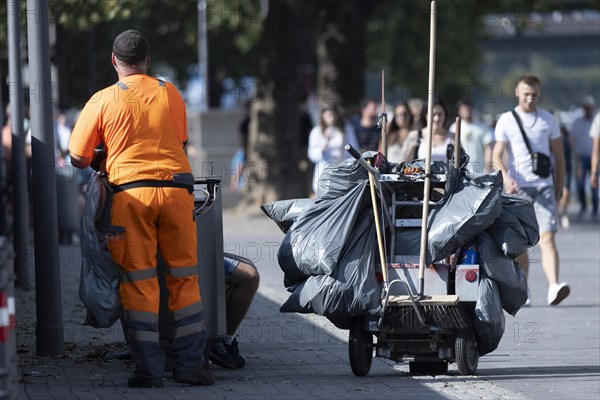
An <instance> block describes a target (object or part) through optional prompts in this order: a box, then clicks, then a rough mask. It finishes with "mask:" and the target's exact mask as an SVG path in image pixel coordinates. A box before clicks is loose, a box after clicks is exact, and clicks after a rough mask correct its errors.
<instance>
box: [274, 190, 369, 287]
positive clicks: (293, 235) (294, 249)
mask: <svg viewBox="0 0 600 400" xmlns="http://www.w3.org/2000/svg"><path fill="white" fill-rule="evenodd" d="M366 186H367V182H366V181H363V182H361V183H359V184H356V185H355V186H354V187H352V188H351V189H350V191H348V192H347V193H346V194H344V195H343V196H342V197H339V198H335V199H328V200H324V199H320V200H319V201H317V202H316V203H315V205H314V206H313V207H311V208H309V209H307V210H305V211H304V212H303V213H301V214H300V215H299V216H298V218H297V219H296V222H295V223H294V225H293V226H292V228H291V229H290V230H289V231H288V232H287V233H286V235H285V237H284V238H283V241H282V242H281V247H280V248H279V251H278V253H277V258H278V261H279V266H280V267H281V269H282V270H283V272H284V274H285V277H284V284H285V286H286V287H289V286H291V285H293V284H296V283H300V282H302V281H304V280H305V279H306V278H307V277H309V276H311V275H331V273H332V272H333V270H334V268H335V266H336V265H337V264H338V262H339V261H340V258H341V254H342V250H343V248H344V245H345V244H346V243H347V242H348V239H349V237H350V236H351V235H352V234H353V232H352V230H353V227H354V224H355V220H356V216H357V215H358V212H359V210H360V208H361V204H362V200H363V197H364V193H365V188H366Z"/></svg>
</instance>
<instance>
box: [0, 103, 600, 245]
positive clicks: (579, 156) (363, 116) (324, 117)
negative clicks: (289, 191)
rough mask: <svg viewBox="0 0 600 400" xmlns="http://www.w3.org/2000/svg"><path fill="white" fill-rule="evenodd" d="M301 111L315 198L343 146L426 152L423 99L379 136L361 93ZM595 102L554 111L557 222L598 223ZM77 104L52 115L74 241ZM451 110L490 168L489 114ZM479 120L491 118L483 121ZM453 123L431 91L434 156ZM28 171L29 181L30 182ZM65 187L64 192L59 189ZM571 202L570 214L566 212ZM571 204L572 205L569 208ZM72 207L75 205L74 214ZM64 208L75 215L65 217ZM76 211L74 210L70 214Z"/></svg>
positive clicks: (66, 234)
mask: <svg viewBox="0 0 600 400" xmlns="http://www.w3.org/2000/svg"><path fill="white" fill-rule="evenodd" d="M303 100H304V101H303V102H302V104H301V107H302V108H301V110H300V111H301V112H300V122H299V124H300V137H299V142H300V143H299V144H300V149H301V154H302V157H301V160H300V162H299V166H298V168H299V170H300V172H301V175H302V176H305V177H306V179H305V182H304V184H305V185H306V190H307V192H308V193H312V195H313V196H314V195H315V194H316V191H317V183H318V179H319V176H320V174H321V172H322V171H323V169H324V168H325V166H326V165H327V164H328V163H336V162H339V161H341V160H343V159H345V158H347V157H348V154H347V153H346V151H345V150H344V146H345V145H346V144H351V145H352V146H354V147H355V148H357V149H358V150H359V151H360V152H365V151H369V150H371V151H380V152H382V153H384V154H385V155H386V157H387V159H388V160H390V161H393V162H396V163H400V162H403V161H410V160H413V159H417V158H424V157H425V148H424V144H425V140H424V138H425V137H426V135H427V134H428V131H429V130H428V121H427V104H426V102H425V101H424V100H423V99H419V98H411V99H409V100H408V101H401V102H398V103H396V104H393V105H391V106H387V107H386V109H385V110H384V111H385V119H386V121H387V124H386V128H385V132H386V136H385V142H384V141H382V129H381V126H380V125H381V117H382V114H381V111H382V110H381V109H380V108H381V105H380V104H379V103H378V102H377V101H375V100H374V99H371V98H365V99H364V100H363V101H362V102H361V104H360V106H359V107H358V109H357V110H356V111H355V112H350V113H346V114H342V112H341V111H340V110H339V109H338V107H337V106H336V105H335V104H326V105H324V106H323V107H321V108H320V109H319V110H318V112H317V118H318V121H314V122H313V119H314V118H313V116H312V113H311V110H310V109H309V107H308V105H309V101H308V99H307V98H304V99H303ZM250 106H251V103H250V102H248V103H247V104H246V105H245V107H246V116H245V118H244V119H243V121H242V123H241V125H240V127H239V138H240V141H239V146H238V149H237V150H236V152H235V154H234V156H233V158H232V160H231V165H232V168H233V170H235V171H236V172H235V174H236V176H235V177H234V178H233V179H231V181H230V185H229V186H230V187H229V189H230V191H241V190H242V189H243V187H244V185H245V184H246V182H245V179H244V177H243V170H244V165H245V160H246V154H247V148H248V137H249V125H250ZM5 111H6V112H5V120H4V123H3V127H2V160H3V165H4V166H5V168H3V169H2V176H1V177H0V181H1V188H2V189H1V191H0V195H1V196H2V203H3V204H5V207H4V208H5V210H4V213H5V214H6V215H5V217H4V220H5V221H6V222H5V223H2V224H1V225H2V226H1V227H0V229H1V230H2V232H0V234H2V235H7V234H8V231H9V230H10V225H11V223H10V221H11V210H12V208H11V202H10V198H11V191H12V175H11V157H12V155H11V147H12V146H11V143H12V134H11V126H10V105H7V107H6V110H5ZM24 112H25V118H24V124H23V132H26V139H25V151H26V157H27V170H28V171H30V170H31V129H30V126H29V116H28V107H25V108H24ZM597 114H598V112H597V105H596V101H595V99H594V98H593V97H592V96H585V97H584V98H583V99H582V100H581V101H580V102H579V104H578V106H577V107H576V109H575V110H573V111H572V112H571V114H570V115H574V116H575V118H571V119H570V120H569V121H563V120H562V119H563V118H561V115H562V113H556V114H555V116H556V118H557V120H558V122H559V124H560V129H561V133H562V135H563V144H564V152H565V161H566V178H565V188H564V192H563V197H562V199H561V201H560V202H559V209H558V214H559V221H560V224H561V225H562V227H563V228H568V227H569V226H570V225H571V223H573V222H579V221H588V220H593V221H596V222H597V221H598V187H597V185H596V187H592V185H591V182H592V178H593V177H592V176H591V163H592V148H593V145H592V137H590V129H591V126H592V120H593V119H594V116H595V115H597ZM78 115H79V110H76V109H70V110H64V111H61V110H56V111H55V114H54V144H55V156H56V165H57V175H58V177H57V186H58V190H57V191H58V193H57V195H58V196H59V197H60V199H59V200H64V201H59V202H58V206H59V229H60V234H59V238H60V241H61V242H66V243H68V242H73V241H77V240H78V229H79V228H78V224H79V222H78V219H79V215H80V211H81V210H82V207H83V198H84V196H83V195H84V191H85V185H86V183H87V180H88V178H89V176H90V174H91V169H89V168H88V169H87V170H84V171H80V170H76V169H74V168H72V166H71V165H70V161H69V154H68V149H67V145H68V142H69V137H70V135H71V129H72V127H73V126H74V124H75V122H76V121H77V117H78ZM456 115H458V116H459V117H460V123H461V139H460V141H461V146H462V148H463V149H464V150H465V152H466V153H467V154H468V155H469V164H468V166H467V169H468V171H469V172H470V173H471V175H472V176H477V175H481V174H484V173H487V172H490V171H491V170H492V169H490V168H489V167H490V165H491V163H492V159H491V151H492V147H493V145H494V126H495V118H491V119H490V118H484V116H483V115H482V114H481V113H480V112H479V111H478V109H477V107H476V106H475V105H474V104H473V103H472V102H471V101H468V100H461V101H459V102H458V103H457V105H456ZM484 119H485V120H488V121H489V120H491V121H492V122H491V124H490V123H487V124H486V123H485V122H484ZM455 130H456V123H455V120H454V118H452V115H451V113H450V110H449V109H448V107H447V106H446V104H445V103H444V101H443V100H442V99H441V98H439V97H436V98H435V100H434V105H433V113H432V159H433V160H445V156H446V146H447V144H448V143H452V142H453V141H454V133H455ZM30 183H31V179H30V173H29V174H28V185H30ZM65 191H66V192H65ZM73 193H77V196H76V198H77V202H76V208H75V210H63V212H61V210H60V208H61V207H63V208H64V207H72V206H73V204H71V203H72V202H69V201H66V198H68V197H69V196H72V194H73ZM569 207H571V212H570V213H569V212H568V211H569ZM573 210H574V211H573ZM73 211H78V212H77V213H74V212H73ZM69 214H71V215H73V216H72V217H69ZM75 214H77V215H75Z"/></svg>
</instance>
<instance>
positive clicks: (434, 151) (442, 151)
mask: <svg viewBox="0 0 600 400" xmlns="http://www.w3.org/2000/svg"><path fill="white" fill-rule="evenodd" d="M450 143H452V139H451V138H450V137H448V138H446V140H445V141H444V143H443V144H441V145H438V146H434V145H433V144H432V145H431V161H446V150H447V149H448V145H449V144H450ZM417 157H418V158H422V159H425V158H426V157H427V141H426V140H425V138H423V139H422V140H421V144H420V145H419V151H418V156H417Z"/></svg>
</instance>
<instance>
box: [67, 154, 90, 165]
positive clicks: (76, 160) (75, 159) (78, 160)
mask: <svg viewBox="0 0 600 400" xmlns="http://www.w3.org/2000/svg"><path fill="white" fill-rule="evenodd" d="M91 162H92V158H91V157H80V156H78V155H76V154H73V153H71V164H72V165H73V166H74V167H76V168H81V169H84V168H87V167H88V166H89V165H90V163H91Z"/></svg>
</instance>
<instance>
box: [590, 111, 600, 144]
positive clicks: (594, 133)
mask: <svg viewBox="0 0 600 400" xmlns="http://www.w3.org/2000/svg"><path fill="white" fill-rule="evenodd" d="M590 137H591V138H592V139H593V138H598V137H600V112H599V113H598V114H596V116H595V117H594V120H593V121H592V127H591V128H590Z"/></svg>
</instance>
